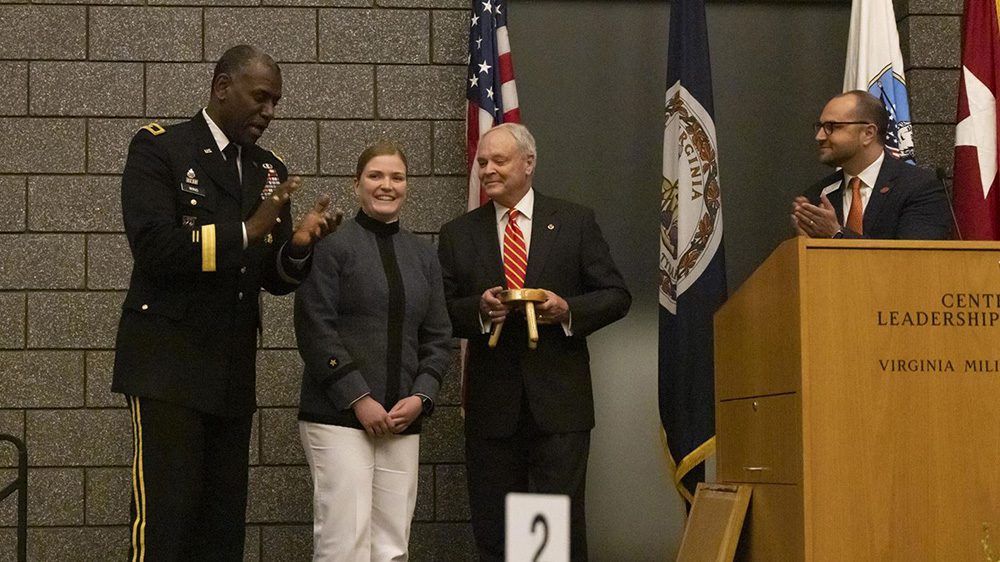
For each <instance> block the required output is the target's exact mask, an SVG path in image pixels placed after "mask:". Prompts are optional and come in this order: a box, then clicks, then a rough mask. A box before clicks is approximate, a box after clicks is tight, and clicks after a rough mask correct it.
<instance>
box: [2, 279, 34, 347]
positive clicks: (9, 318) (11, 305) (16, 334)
mask: <svg viewBox="0 0 1000 562" xmlns="http://www.w3.org/2000/svg"><path fill="white" fill-rule="evenodd" d="M27 313H28V309H27V298H26V297H25V294H24V293H10V292H2V293H0V326H3V327H4V329H3V330H2V331H0V349H22V348H24V342H25V338H26V331H25V321H26V320H25V319H26V318H27Z"/></svg>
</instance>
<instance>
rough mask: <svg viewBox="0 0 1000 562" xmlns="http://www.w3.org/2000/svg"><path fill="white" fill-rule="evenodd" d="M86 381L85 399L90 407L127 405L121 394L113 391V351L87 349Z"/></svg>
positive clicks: (119, 406) (85, 360)
mask: <svg viewBox="0 0 1000 562" xmlns="http://www.w3.org/2000/svg"><path fill="white" fill-rule="evenodd" d="M84 365H85V376H86V381H85V384H84V401H85V403H86V405H87V407H88V408H122V407H124V406H125V405H126V403H125V399H124V398H123V397H122V395H121V394H117V393H114V392H111V375H112V372H113V370H114V365H115V352H113V351H87V352H86V353H85V359H84Z"/></svg>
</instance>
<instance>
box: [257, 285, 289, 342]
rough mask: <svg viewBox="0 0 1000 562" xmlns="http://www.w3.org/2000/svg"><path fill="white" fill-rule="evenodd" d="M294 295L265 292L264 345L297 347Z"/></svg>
mask: <svg viewBox="0 0 1000 562" xmlns="http://www.w3.org/2000/svg"><path fill="white" fill-rule="evenodd" d="M293 299H294V297H292V296H280V297H276V296H274V295H268V294H264V303H263V310H262V313H261V314H262V316H263V319H264V337H263V338H262V339H263V340H264V347H265V348H285V349H295V347H296V344H295V325H294V324H293V322H292V312H293V310H292V309H293V307H294V303H295V301H294V300H293Z"/></svg>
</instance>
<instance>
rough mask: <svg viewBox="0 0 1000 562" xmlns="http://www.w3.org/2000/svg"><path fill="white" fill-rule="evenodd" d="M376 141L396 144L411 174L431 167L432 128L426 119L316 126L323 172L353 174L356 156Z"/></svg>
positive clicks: (341, 122) (336, 123) (337, 122)
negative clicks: (403, 154)
mask: <svg viewBox="0 0 1000 562" xmlns="http://www.w3.org/2000/svg"><path fill="white" fill-rule="evenodd" d="M379 140H392V141H396V142H397V143H399V145H400V146H401V147H402V149H403V152H404V153H406V161H407V164H408V169H407V173H408V174H409V175H410V176H415V175H425V174H429V173H430V170H431V127H430V123H428V122H426V121H324V122H321V123H320V125H319V148H320V161H319V169H320V173H322V174H335V175H342V176H351V177H352V178H353V177H354V174H355V171H356V169H357V163H358V156H360V155H361V152H362V151H364V149H365V148H367V147H368V146H369V145H371V144H373V143H374V142H376V141H379Z"/></svg>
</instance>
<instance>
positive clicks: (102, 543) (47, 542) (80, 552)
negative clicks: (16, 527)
mask: <svg viewBox="0 0 1000 562" xmlns="http://www.w3.org/2000/svg"><path fill="white" fill-rule="evenodd" d="M128 542H129V531H128V526H125V525H122V526H120V527H118V526H116V527H75V528H74V527H56V528H51V529H46V528H41V529H28V560H58V561H59V562H111V561H112V560H121V559H122V558H124V557H125V554H126V552H128Z"/></svg>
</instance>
